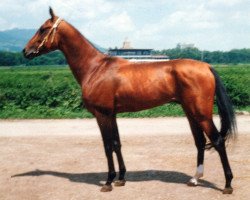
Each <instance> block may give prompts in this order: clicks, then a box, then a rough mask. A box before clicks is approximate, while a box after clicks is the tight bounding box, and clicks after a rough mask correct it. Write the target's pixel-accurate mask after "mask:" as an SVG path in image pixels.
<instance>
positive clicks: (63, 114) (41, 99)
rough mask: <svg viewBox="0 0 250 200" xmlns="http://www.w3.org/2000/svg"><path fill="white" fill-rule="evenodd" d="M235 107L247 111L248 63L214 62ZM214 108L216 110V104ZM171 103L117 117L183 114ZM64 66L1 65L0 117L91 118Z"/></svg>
mask: <svg viewBox="0 0 250 200" xmlns="http://www.w3.org/2000/svg"><path fill="white" fill-rule="evenodd" d="M215 68H216V71H217V72H218V73H219V75H220V76H221V78H222V80H223V82H224V83H225V85H226V87H227V90H228V92H229V95H230V97H231V99H232V100H233V103H234V105H235V107H236V109H237V110H246V111H250V99H249V98H250V87H249V85H250V64H244V65H240V64H239V65H230V66H227V65H219V66H218V65H216V66H215ZM214 112H215V113H216V107H215V110H214ZM183 115H184V113H183V111H182V108H181V106H180V105H178V104H175V103H171V104H166V105H163V106H159V107H156V108H153V109H149V110H144V111H140V112H134V113H122V114H119V115H118V116H119V117H164V116H183ZM91 117H92V115H91V114H90V113H88V112H87V111H86V109H83V106H82V100H81V89H80V87H79V86H78V84H77V83H76V81H75V79H74V77H73V75H72V73H71V71H70V69H69V68H68V67H67V66H36V67H0V118H2V119H13V118H16V119H26V118H27V119H35V118H58V119H60V118H91Z"/></svg>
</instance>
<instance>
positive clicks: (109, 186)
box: [101, 185, 112, 192]
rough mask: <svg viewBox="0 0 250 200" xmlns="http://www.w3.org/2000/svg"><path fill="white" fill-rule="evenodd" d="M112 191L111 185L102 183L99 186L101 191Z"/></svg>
mask: <svg viewBox="0 0 250 200" xmlns="http://www.w3.org/2000/svg"><path fill="white" fill-rule="evenodd" d="M111 191H112V185H104V186H102V188H101V192H111Z"/></svg>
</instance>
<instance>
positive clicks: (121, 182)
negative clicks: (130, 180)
mask: <svg viewBox="0 0 250 200" xmlns="http://www.w3.org/2000/svg"><path fill="white" fill-rule="evenodd" d="M125 183H126V180H125V179H123V180H117V181H115V186H116V187H121V186H124V185H125Z"/></svg>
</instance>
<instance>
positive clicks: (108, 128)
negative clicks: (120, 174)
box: [95, 112, 116, 192]
mask: <svg viewBox="0 0 250 200" xmlns="http://www.w3.org/2000/svg"><path fill="white" fill-rule="evenodd" d="M95 117H96V119H97V123H98V125H99V128H100V131H101V134H102V139H103V144H104V150H105V153H106V157H107V160H108V178H107V181H106V183H105V185H104V186H103V187H102V189H101V192H109V191H111V190H112V182H113V180H114V178H115V177H116V172H115V167H114V161H113V155H112V154H113V134H112V116H109V115H106V114H103V113H100V112H96V113H95Z"/></svg>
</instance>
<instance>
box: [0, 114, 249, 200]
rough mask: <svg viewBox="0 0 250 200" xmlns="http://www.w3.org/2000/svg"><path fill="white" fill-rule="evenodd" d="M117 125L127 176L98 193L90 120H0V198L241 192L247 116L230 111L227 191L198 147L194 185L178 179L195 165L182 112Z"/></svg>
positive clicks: (211, 157) (212, 158)
mask: <svg viewBox="0 0 250 200" xmlns="http://www.w3.org/2000/svg"><path fill="white" fill-rule="evenodd" d="M216 121H217V124H218V121H219V120H218V118H216ZM118 124H119V129H120V136H121V140H122V144H123V146H122V152H123V156H124V160H125V163H126V167H127V171H128V172H127V175H126V179H127V182H126V185H125V186H124V187H113V191H112V192H109V193H101V192H100V188H101V185H102V184H103V183H104V181H105V179H106V175H107V174H106V172H107V163H106V158H105V154H104V150H103V145H102V140H101V136H100V134H99V130H98V128H97V125H96V122H95V120H93V119H92V120H21V121H20V120H12V121H10V120H0V199H1V200H75V199H76V200H78V199H79V200H80V199H81V200H82V199H88V200H89V199H90V200H92V199H100V200H103V199H104V200H105V199H109V200H111V199H119V200H122V199H126V200H127V199H130V200H134V199H150V200H151V199H169V200H170V199H171V200H175V199H176V200H177V199H178V200H183V199H192V200H195V199H199V200H207V199H209V200H210V199H211V200H212V199H220V200H223V199H227V200H231V199H233V200H235V199H239V200H247V199H249V196H250V195H249V193H250V154H249V153H250V126H249V125H250V116H239V117H238V129H239V134H238V138H237V140H236V141H235V142H230V143H229V144H228V148H227V149H228V156H229V160H230V164H231V167H232V170H233V173H234V179H233V188H234V192H233V194H232V195H223V194H222V192H221V190H222V189H223V188H224V184H225V180H224V174H223V171H222V166H221V163H220V160H219V157H218V154H217V153H216V152H215V151H207V152H206V154H205V176H204V178H203V180H202V181H201V182H200V184H199V186H197V187H188V186H187V185H186V182H187V181H188V180H189V179H190V178H191V176H192V175H194V172H195V168H196V148H195V146H194V141H193V138H192V136H191V132H190V129H189V127H188V123H187V121H186V119H185V118H157V119H119V120H118ZM114 158H115V155H114ZM115 160H116V159H115ZM117 168H118V167H117V163H116V169H117Z"/></svg>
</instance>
